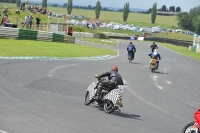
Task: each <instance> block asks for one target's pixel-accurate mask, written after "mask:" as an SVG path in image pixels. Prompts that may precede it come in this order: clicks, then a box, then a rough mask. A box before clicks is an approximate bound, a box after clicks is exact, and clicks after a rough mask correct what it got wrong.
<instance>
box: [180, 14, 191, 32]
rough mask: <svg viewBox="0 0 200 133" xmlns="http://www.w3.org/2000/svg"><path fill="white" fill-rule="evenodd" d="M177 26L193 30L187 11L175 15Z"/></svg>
mask: <svg viewBox="0 0 200 133" xmlns="http://www.w3.org/2000/svg"><path fill="white" fill-rule="evenodd" d="M177 20H178V21H179V22H178V26H179V27H180V28H182V29H185V30H193V26H192V17H191V16H190V15H189V14H188V13H187V12H184V13H181V14H179V15H178V16H177Z"/></svg>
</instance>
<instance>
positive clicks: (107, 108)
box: [84, 78, 126, 114]
mask: <svg viewBox="0 0 200 133" xmlns="http://www.w3.org/2000/svg"><path fill="white" fill-rule="evenodd" d="M103 80H106V79H105V78H98V80H97V81H95V82H93V83H92V84H91V85H89V87H88V89H87V90H86V94H85V98H84V104H85V105H90V104H95V103H97V105H98V106H99V107H102V108H103V109H104V112H106V113H108V114H110V113H112V112H113V111H115V110H118V111H120V109H119V108H120V107H123V104H122V93H123V91H124V88H125V87H126V85H118V86H117V87H116V88H115V89H113V90H111V91H109V88H104V89H102V92H101V95H100V100H99V101H96V100H95V99H94V96H95V93H96V91H97V87H98V84H99V83H100V82H101V81H103Z"/></svg>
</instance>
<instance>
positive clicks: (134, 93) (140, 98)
mask: <svg viewBox="0 0 200 133" xmlns="http://www.w3.org/2000/svg"><path fill="white" fill-rule="evenodd" d="M124 82H126V81H125V80H124ZM126 83H127V82H126ZM127 90H128V91H130V92H131V93H132V94H133V95H134V96H135V97H136V98H138V99H139V100H141V101H143V102H145V103H146V104H148V105H150V106H152V107H154V108H156V109H157V110H159V111H162V112H164V113H166V114H169V115H171V116H174V117H176V118H178V119H181V117H180V116H177V115H174V114H172V113H170V112H168V111H166V110H164V109H162V108H160V107H158V106H156V105H154V104H153V103H151V102H149V101H147V100H146V99H144V98H143V97H141V96H139V95H138V94H137V93H136V92H134V91H133V90H131V89H129V87H128V85H127ZM181 120H182V119H181Z"/></svg>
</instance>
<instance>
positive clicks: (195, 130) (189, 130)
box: [181, 108, 200, 133]
mask: <svg viewBox="0 0 200 133" xmlns="http://www.w3.org/2000/svg"><path fill="white" fill-rule="evenodd" d="M194 119H195V120H194V121H193V122H191V123H189V124H187V125H186V126H185V127H184V128H183V130H182V132H181V133H200V108H198V109H197V110H196V111H195V113H194Z"/></svg>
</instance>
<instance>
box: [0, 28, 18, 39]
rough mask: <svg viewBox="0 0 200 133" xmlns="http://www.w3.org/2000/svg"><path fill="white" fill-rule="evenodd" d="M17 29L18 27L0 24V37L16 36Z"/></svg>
mask: <svg viewBox="0 0 200 133" xmlns="http://www.w3.org/2000/svg"><path fill="white" fill-rule="evenodd" d="M18 35H19V29H18V28H10V27H4V28H3V27H1V26H0V37H5V38H18Z"/></svg>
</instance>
